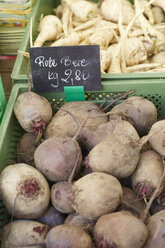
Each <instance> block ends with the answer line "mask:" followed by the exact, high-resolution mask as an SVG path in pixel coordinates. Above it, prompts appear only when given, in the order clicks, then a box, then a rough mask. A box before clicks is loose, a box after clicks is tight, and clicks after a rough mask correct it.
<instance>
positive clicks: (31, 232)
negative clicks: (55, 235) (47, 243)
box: [1, 220, 48, 248]
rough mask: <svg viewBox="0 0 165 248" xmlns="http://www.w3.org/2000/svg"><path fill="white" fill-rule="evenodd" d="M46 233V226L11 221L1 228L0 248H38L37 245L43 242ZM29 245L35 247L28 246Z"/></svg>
mask: <svg viewBox="0 0 165 248" xmlns="http://www.w3.org/2000/svg"><path fill="white" fill-rule="evenodd" d="M47 231H48V230H47V228H46V226H45V225H43V224H41V223H39V222H37V221H32V220H17V221H13V222H11V223H9V224H7V225H5V226H4V227H3V230H2V240H1V248H7V247H10V248H15V247H20V248H21V247H22V246H23V245H24V247H31V248H39V247H40V246H39V245H37V244H38V243H40V242H43V240H44V239H45V237H46V234H47ZM7 244H8V245H7ZM30 244H36V245H35V246H30ZM26 245H27V246H26Z"/></svg>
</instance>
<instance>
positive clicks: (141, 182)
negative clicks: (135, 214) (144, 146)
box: [132, 150, 163, 198]
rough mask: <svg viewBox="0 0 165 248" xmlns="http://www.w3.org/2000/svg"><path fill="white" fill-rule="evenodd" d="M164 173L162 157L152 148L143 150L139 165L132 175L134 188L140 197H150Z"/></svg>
mask: <svg viewBox="0 0 165 248" xmlns="http://www.w3.org/2000/svg"><path fill="white" fill-rule="evenodd" d="M162 175H163V163H162V159H161V157H160V156H159V155H158V154H157V153H156V152H154V151H152V150H148V151H146V152H142V153H141V154H140V159H139V163H138V166H137V168H136V170H135V171H134V173H133V175H132V188H133V190H134V191H135V192H136V194H137V195H138V196H139V198H144V197H147V198H150V197H151V196H152V194H153V192H154V190H155V189H156V188H157V185H158V183H159V180H160V178H161V177H162ZM159 194H160V192H159Z"/></svg>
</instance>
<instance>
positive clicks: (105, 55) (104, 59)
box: [100, 44, 117, 73]
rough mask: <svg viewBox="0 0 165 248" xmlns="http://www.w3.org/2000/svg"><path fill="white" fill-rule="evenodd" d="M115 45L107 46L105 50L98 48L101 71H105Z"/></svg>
mask: <svg viewBox="0 0 165 248" xmlns="http://www.w3.org/2000/svg"><path fill="white" fill-rule="evenodd" d="M115 46H117V44H113V45H111V46H109V47H108V49H107V50H100V60H101V72H102V73H105V72H106V71H107V70H108V68H109V66H110V63H111V60H112V54H113V51H114V50H113V49H114V47H115Z"/></svg>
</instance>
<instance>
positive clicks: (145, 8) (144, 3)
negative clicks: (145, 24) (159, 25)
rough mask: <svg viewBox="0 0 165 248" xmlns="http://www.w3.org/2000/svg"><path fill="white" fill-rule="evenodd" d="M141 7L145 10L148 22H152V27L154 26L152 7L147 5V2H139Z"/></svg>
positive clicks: (140, 0) (144, 0) (143, 0)
mask: <svg viewBox="0 0 165 248" xmlns="http://www.w3.org/2000/svg"><path fill="white" fill-rule="evenodd" d="M139 3H140V6H141V8H142V9H143V8H144V14H145V15H146V16H147V17H148V20H149V22H150V24H151V25H153V24H154V16H153V13H152V8H151V5H148V6H147V7H146V5H147V3H148V1H147V0H139Z"/></svg>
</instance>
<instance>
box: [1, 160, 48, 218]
mask: <svg viewBox="0 0 165 248" xmlns="http://www.w3.org/2000/svg"><path fill="white" fill-rule="evenodd" d="M0 193H1V198H2V201H3V203H4V205H5V206H6V208H7V210H8V212H9V213H11V214H13V215H14V216H16V217H18V218H25V219H35V218H38V217H40V216H41V215H42V214H43V213H44V212H45V211H46V210H47V208H48V205H49V200H50V189H49V185H48V183H47V181H46V179H45V178H44V176H43V175H42V174H41V173H40V172H39V171H38V170H36V169H35V168H34V167H32V166H30V165H27V164H23V163H20V164H13V165H9V166H7V167H6V168H5V169H4V170H3V171H2V173H1V177H0Z"/></svg>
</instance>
